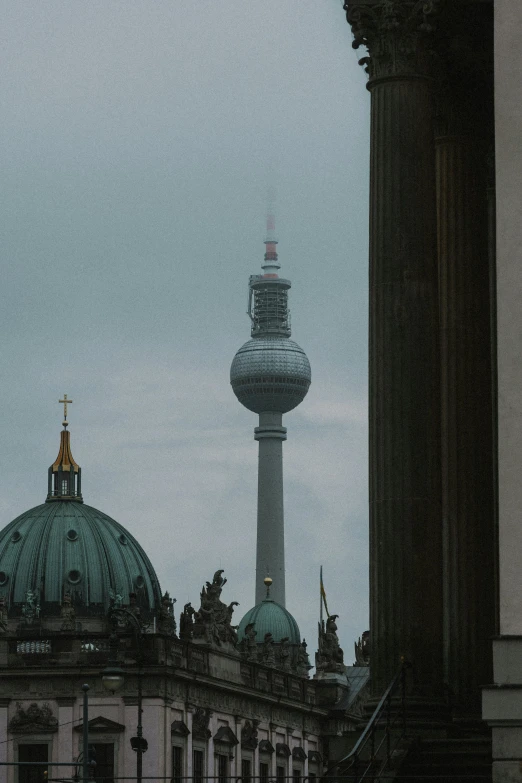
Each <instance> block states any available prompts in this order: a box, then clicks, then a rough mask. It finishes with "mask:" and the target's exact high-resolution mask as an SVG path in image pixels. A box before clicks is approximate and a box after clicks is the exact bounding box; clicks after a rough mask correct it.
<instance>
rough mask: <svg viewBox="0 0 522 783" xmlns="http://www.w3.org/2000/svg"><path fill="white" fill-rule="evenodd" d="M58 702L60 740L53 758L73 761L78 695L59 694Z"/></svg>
mask: <svg viewBox="0 0 522 783" xmlns="http://www.w3.org/2000/svg"><path fill="white" fill-rule="evenodd" d="M56 703H57V704H58V726H59V727H60V728H59V731H58V742H57V743H56V745H57V749H56V750H55V754H56V758H55V759H53V760H54V761H69V760H71V761H72V759H73V758H74V757H75V755H76V754H75V751H74V746H73V729H74V724H73V720H74V714H73V710H74V705H75V704H76V697H75V696H57V697H56ZM0 736H1V735H0ZM53 745H54V743H53ZM53 755H54V754H53ZM53 772H54V770H53ZM49 777H53V775H51V774H50V775H49Z"/></svg>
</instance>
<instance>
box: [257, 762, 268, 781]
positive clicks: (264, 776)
mask: <svg viewBox="0 0 522 783" xmlns="http://www.w3.org/2000/svg"><path fill="white" fill-rule="evenodd" d="M259 783H268V764H265V763H264V762H261V764H260V765H259Z"/></svg>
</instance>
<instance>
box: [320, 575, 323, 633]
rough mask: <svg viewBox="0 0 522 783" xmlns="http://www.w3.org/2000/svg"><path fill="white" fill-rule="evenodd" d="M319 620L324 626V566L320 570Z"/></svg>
mask: <svg viewBox="0 0 522 783" xmlns="http://www.w3.org/2000/svg"><path fill="white" fill-rule="evenodd" d="M319 622H320V623H321V628H322V627H323V567H322V566H321V568H320V571H319Z"/></svg>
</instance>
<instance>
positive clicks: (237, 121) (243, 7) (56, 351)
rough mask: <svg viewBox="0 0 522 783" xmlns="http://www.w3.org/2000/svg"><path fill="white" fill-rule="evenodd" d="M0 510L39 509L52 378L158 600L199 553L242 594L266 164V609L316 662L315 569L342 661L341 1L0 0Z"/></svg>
mask: <svg viewBox="0 0 522 783" xmlns="http://www.w3.org/2000/svg"><path fill="white" fill-rule="evenodd" d="M0 7H1V10H2V25H1V28H0V35H1V37H2V42H1V47H0V52H1V54H0V57H1V67H0V94H1V96H2V124H1V126H0V139H1V144H0V155H1V170H2V180H3V181H2V188H1V189H0V200H1V215H2V231H1V239H0V241H1V253H2V264H3V274H2V284H1V286H0V295H1V298H2V303H1V308H0V319H1V321H2V326H3V329H2V334H3V340H2V356H3V369H4V372H3V381H2V384H1V399H0V402H1V406H2V407H1V410H2V430H1V439H2V443H3V448H2V450H1V455H0V457H1V471H0V483H1V491H0V512H1V515H2V525H3V524H7V523H8V522H9V521H10V520H11V519H13V518H14V517H15V516H17V515H18V514H20V513H21V512H23V511H24V510H26V509H28V508H30V507H32V506H34V505H37V504H39V503H41V502H43V501H44V499H45V494H46V491H47V467H48V466H49V464H51V462H52V461H53V460H54V458H55V457H56V453H57V450H58V440H59V431H60V422H61V416H62V413H61V408H60V406H59V405H58V399H59V397H61V396H62V394H63V393H64V392H66V393H67V394H68V395H69V397H71V398H72V399H73V400H74V404H73V405H72V407H71V409H70V421H71V432H72V444H73V453H74V455H75V458H76V460H77V461H78V462H79V463H80V464H81V466H82V471H83V492H84V499H85V502H87V503H89V504H90V505H93V506H95V507H97V508H99V509H101V510H102V511H104V512H105V513H107V514H109V515H110V516H112V517H114V518H115V519H117V520H118V521H119V522H121V523H122V524H123V525H125V526H126V527H127V528H128V529H129V531H130V532H131V533H133V534H134V535H135V536H136V537H137V538H138V539H139V540H140V542H141V543H142V545H143V546H144V548H145V550H146V551H147V553H148V555H149V556H150V558H151V560H152V562H153V564H154V566H155V568H156V571H157V573H158V576H159V579H160V582H161V585H162V588H163V589H164V590H165V589H168V590H169V591H170V593H171V595H174V596H175V597H176V598H177V601H178V603H177V606H176V615H178V614H179V608H180V607H182V606H183V604H184V603H185V602H186V601H188V600H191V601H192V603H193V604H195V605H199V604H198V599H199V591H200V589H201V586H202V584H203V583H204V581H205V580H207V579H209V578H211V576H212V574H213V572H214V571H215V570H216V569H217V568H219V567H221V568H224V569H225V572H226V573H225V575H226V576H227V577H228V584H227V586H226V588H225V590H224V593H223V598H224V600H226V601H227V602H229V601H232V600H238V601H240V604H241V605H240V606H239V607H238V609H237V610H236V612H237V614H236V617H237V621H239V619H240V617H241V616H242V614H243V613H244V612H246V611H247V609H249V608H250V607H251V606H252V604H253V601H254V569H255V525H256V499H257V475H256V471H257V444H256V443H255V441H254V439H253V430H254V427H255V426H256V416H255V415H254V414H252V413H250V412H249V411H247V410H246V409H244V408H242V406H241V405H240V404H239V403H238V402H237V400H236V398H235V397H234V395H233V393H232V390H231V388H230V385H229V368H230V363H231V361H232V358H233V356H234V353H235V352H236V350H237V349H238V348H239V347H240V346H241V345H242V344H243V342H245V341H246V340H247V339H248V338H249V321H248V318H247V316H246V314H245V310H246V302H247V282H248V276H249V275H250V274H252V273H258V272H259V271H260V264H261V262H262V258H263V252H264V245H263V239H264V219H265V211H266V194H267V188H268V184H269V181H270V182H272V184H273V185H274V186H275V188H276V190H277V201H276V204H277V206H276V213H277V217H276V230H277V235H278V239H279V247H278V250H279V257H280V261H281V263H282V270H281V273H282V274H284V276H285V277H289V278H290V279H291V280H292V289H291V292H290V306H291V309H292V329H293V334H292V337H293V338H294V339H295V340H296V341H297V342H298V343H299V344H300V345H301V346H302V347H303V348H304V349H305V350H306V352H307V354H308V357H309V359H310V363H311V366H312V386H311V388H310V392H309V394H308V396H307V398H306V400H305V401H304V402H303V404H302V405H301V406H300V407H299V408H298V409H297V410H295V411H294V412H292V413H290V414H288V415H286V416H285V422H284V423H285V425H286V426H287V428H288V440H287V442H286V444H285V446H284V473H285V516H286V572H287V608H288V609H289V610H290V611H291V612H292V613H293V614H294V615H295V617H296V620H297V621H298V624H299V626H300V628H301V633H302V635H304V636H306V638H307V641H308V642H309V649H310V651H311V652H312V653H313V651H314V650H315V648H316V623H317V617H318V611H319V601H318V593H319V590H318V575H319V566H320V564H321V563H322V564H323V566H324V576H325V586H326V591H327V595H328V602H329V608H330V611H331V612H335V613H337V614H339V615H340V620H339V627H340V636H341V642H342V644H343V646H344V648H345V652H346V656H345V657H346V661H347V663H351V662H352V660H353V641H354V638H355V637H356V636H359V635H360V633H361V632H362V631H364V630H365V629H366V628H367V626H368V575H367V570H368V555H367V548H368V508H367V505H368V503H367V484H368V482H367V410H366V398H367V356H366V354H367V201H368V195H367V181H368V157H369V152H368V150H369V141H368V133H369V96H368V93H367V91H366V88H365V76H364V73H363V71H362V69H361V68H360V67H359V66H358V65H357V56H356V53H355V52H353V50H352V48H351V38H350V30H349V27H348V25H347V24H346V22H345V20H344V14H343V11H342V3H341V2H340V0H262V2H254V0H168V1H167V0H143V1H141V0H132V1H131V2H129V0H89V2H80V0H47V1H46V2H42V0H24V2H14V3H13V2H12V1H11V0H3V2H0Z"/></svg>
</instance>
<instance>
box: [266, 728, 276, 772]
mask: <svg viewBox="0 0 522 783" xmlns="http://www.w3.org/2000/svg"><path fill="white" fill-rule="evenodd" d="M268 736H269V739H270V743H271V745H272V747H273V748H274V752H273V753H272V754H271V756H270V777H271V778H272V779H273V780H275V777H276V767H277V754H276V743H277V738H276V726H275V724H274V723H270V731H269V735H268Z"/></svg>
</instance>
